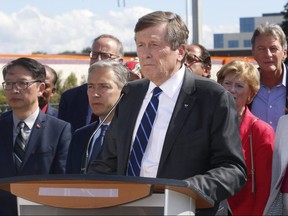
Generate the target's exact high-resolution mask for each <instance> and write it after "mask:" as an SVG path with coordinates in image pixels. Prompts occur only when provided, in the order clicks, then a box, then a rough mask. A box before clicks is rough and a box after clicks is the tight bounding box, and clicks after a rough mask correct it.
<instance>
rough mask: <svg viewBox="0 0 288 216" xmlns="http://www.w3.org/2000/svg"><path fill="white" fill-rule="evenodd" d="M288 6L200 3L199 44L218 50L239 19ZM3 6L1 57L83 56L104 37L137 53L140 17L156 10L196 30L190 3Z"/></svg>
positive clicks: (19, 1)
mask: <svg viewBox="0 0 288 216" xmlns="http://www.w3.org/2000/svg"><path fill="white" fill-rule="evenodd" d="M187 2H188V4H187ZM286 3H287V0H274V1H272V0H200V5H201V6H200V9H201V10H200V18H201V23H202V24H201V26H202V37H201V39H200V42H201V43H202V44H203V45H204V46H206V48H208V49H213V34H214V33H237V32H239V18H240V17H260V16H262V14H263V13H279V12H281V11H283V10H284V5H285V4H286ZM0 5H1V6H0V54H31V53H32V52H45V53H47V54H58V53H61V52H65V51H76V52H81V51H82V50H83V49H84V48H87V47H90V46H91V43H92V41H93V39H94V38H95V37H97V36H98V35H100V34H103V33H108V34H113V35H115V36H116V37H118V38H119V39H120V40H121V41H122V43H123V45H124V51H126V52H130V51H135V44H134V39H133V38H134V32H133V29H134V26H135V24H136V22H137V20H138V18H139V17H141V16H143V15H145V14H147V13H150V12H152V11H156V10H164V11H172V12H175V13H177V14H179V15H180V16H181V17H182V18H183V20H184V21H185V22H187V20H188V26H189V29H190V31H191V30H192V29H191V25H192V12H191V8H192V6H191V0H188V1H187V0H103V1H102V0H0ZM187 14H188V15H187ZM192 37H193V36H192V34H191V35H190V37H189V41H188V42H192Z"/></svg>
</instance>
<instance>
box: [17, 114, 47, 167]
mask: <svg viewBox="0 0 288 216" xmlns="http://www.w3.org/2000/svg"><path fill="white" fill-rule="evenodd" d="M45 125H46V115H45V114H44V113H42V112H41V111H40V112H39V115H38V117H37V119H36V121H35V123H34V125H33V127H32V129H31V133H30V136H29V141H28V143H27V148H26V150H25V155H24V160H23V162H22V163H23V164H22V166H21V170H22V169H23V167H24V166H25V164H26V163H27V161H28V159H29V157H30V155H31V153H32V151H33V150H34V148H35V147H36V146H37V144H39V142H41V139H40V137H41V135H42V134H43V132H44V129H45Z"/></svg>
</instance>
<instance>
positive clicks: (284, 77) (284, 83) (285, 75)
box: [282, 63, 287, 87]
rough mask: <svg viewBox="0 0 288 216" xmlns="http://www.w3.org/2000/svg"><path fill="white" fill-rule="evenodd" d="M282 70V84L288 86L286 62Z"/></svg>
mask: <svg viewBox="0 0 288 216" xmlns="http://www.w3.org/2000/svg"><path fill="white" fill-rule="evenodd" d="M282 69H283V70H282V71H283V78H282V85H284V86H285V87H286V77H287V69H286V66H285V64H284V63H282Z"/></svg>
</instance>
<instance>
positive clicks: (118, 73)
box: [88, 60, 129, 89]
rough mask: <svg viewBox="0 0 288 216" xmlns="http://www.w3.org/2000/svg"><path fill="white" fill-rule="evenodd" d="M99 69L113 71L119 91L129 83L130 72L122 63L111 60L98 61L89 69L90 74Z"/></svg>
mask: <svg viewBox="0 0 288 216" xmlns="http://www.w3.org/2000/svg"><path fill="white" fill-rule="evenodd" d="M97 68H107V69H111V70H112V71H113V72H114V75H115V80H114V82H115V83H116V85H117V86H118V88H119V89H122V88H123V86H124V85H125V84H126V83H127V82H128V77H129V70H128V69H127V68H126V67H125V66H124V65H123V64H122V63H121V62H118V61H111V60H101V61H97V62H95V63H94V64H92V65H91V66H90V67H89V69H88V73H89V74H90V73H91V72H93V71H94V70H97Z"/></svg>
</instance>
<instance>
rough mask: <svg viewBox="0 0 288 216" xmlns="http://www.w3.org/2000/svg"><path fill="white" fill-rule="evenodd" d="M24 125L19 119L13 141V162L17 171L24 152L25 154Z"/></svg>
mask: <svg viewBox="0 0 288 216" xmlns="http://www.w3.org/2000/svg"><path fill="white" fill-rule="evenodd" d="M24 126H25V122H23V121H20V122H19V123H18V126H17V128H18V131H19V133H18V135H17V137H16V139H15V143H14V155H15V163H16V168H17V171H19V169H20V167H21V165H22V161H23V159H24V154H25V144H26V140H25V133H24Z"/></svg>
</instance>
